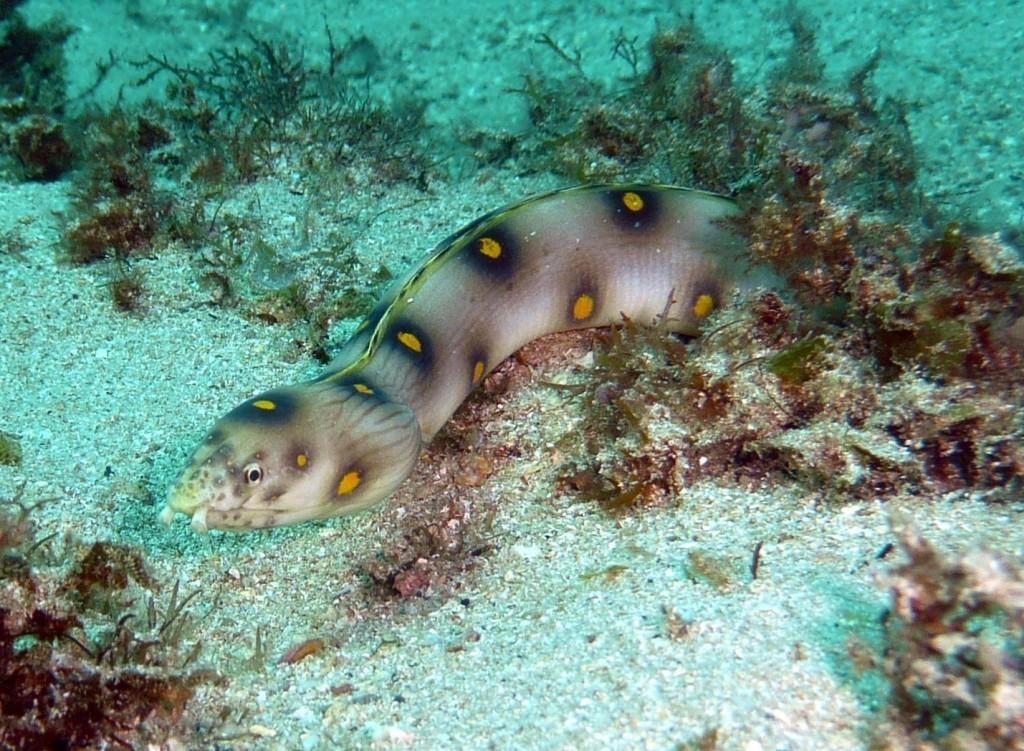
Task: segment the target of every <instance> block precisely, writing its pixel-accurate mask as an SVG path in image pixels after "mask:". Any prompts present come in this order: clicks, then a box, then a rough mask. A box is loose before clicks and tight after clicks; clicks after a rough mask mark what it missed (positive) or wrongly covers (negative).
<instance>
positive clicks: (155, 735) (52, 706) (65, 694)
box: [0, 492, 218, 750]
mask: <svg viewBox="0 0 1024 751" xmlns="http://www.w3.org/2000/svg"><path fill="white" fill-rule="evenodd" d="M31 509H32V507H31V506H30V505H29V504H28V503H27V502H26V501H25V499H24V498H23V497H22V493H20V492H19V493H18V494H17V495H16V496H15V497H13V498H4V499H0V746H2V747H3V748H5V749H26V750H27V749H33V750H35V749H77V748H97V747H101V746H103V747H108V748H110V747H120V748H128V749H130V748H139V747H141V746H143V745H145V743H147V742H156V743H163V742H166V741H167V740H169V739H171V738H175V739H178V742H181V741H182V740H183V739H186V738H187V737H188V735H187V731H186V730H185V729H184V725H182V724H181V723H182V719H183V718H184V717H186V716H188V715H189V712H190V709H191V706H190V702H191V701H192V698H193V696H194V694H195V691H196V689H197V687H199V686H200V685H202V684H209V683H211V682H216V681H217V680H218V678H217V676H216V675H215V674H214V673H212V672H211V671H207V670H202V669H193V668H191V667H190V665H191V663H192V662H193V661H194V660H195V658H196V656H197V655H198V652H199V649H200V648H201V641H199V640H193V636H192V631H193V630H194V626H195V623H194V621H193V619H192V616H191V613H190V607H191V606H190V603H191V601H192V600H193V599H194V597H195V594H197V593H193V594H192V595H188V596H185V597H181V596H179V593H178V587H177V585H175V586H174V587H173V591H172V592H171V594H170V596H169V598H168V597H167V596H166V595H165V594H161V592H160V590H161V589H162V588H161V587H160V585H159V583H158V582H156V581H155V580H154V579H153V578H152V576H151V575H150V574H149V572H148V571H147V569H146V565H145V562H144V560H143V558H142V554H141V552H140V551H139V550H138V549H135V548H131V547H128V546H125V545H121V544H117V543H108V542H94V543H92V544H82V543H79V542H77V541H76V540H74V539H72V538H69V537H64V538H63V539H58V536H57V535H56V534H55V535H50V536H47V537H43V538H39V537H37V535H36V532H35V529H34V527H33V524H32V520H31ZM143 598H144V599H143ZM190 642H191V643H190Z"/></svg>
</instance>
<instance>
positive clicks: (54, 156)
mask: <svg viewBox="0 0 1024 751" xmlns="http://www.w3.org/2000/svg"><path fill="white" fill-rule="evenodd" d="M20 4H21V1H20V0H15V1H14V2H4V3H2V4H0V123H4V125H3V126H2V127H0V147H3V149H4V151H6V152H8V153H9V154H10V156H11V157H13V159H14V161H15V162H16V163H17V165H18V167H19V169H20V172H21V175H22V177H24V178H25V179H27V180H43V181H46V180H55V179H57V178H59V177H60V176H61V175H63V174H65V173H66V172H67V171H68V170H69V169H70V167H71V164H72V159H73V151H72V146H71V143H70V140H69V139H68V137H67V136H66V135H65V133H64V125H63V124H62V122H61V118H62V115H63V112H64V108H65V104H66V82H65V79H64V67H65V64H64V43H65V42H66V41H67V39H68V37H69V36H70V35H71V33H72V32H73V31H74V30H73V29H72V28H71V27H69V26H67V25H66V24H64V23H63V22H62V21H61V20H60V19H57V18H55V19H51V20H50V21H47V22H45V23H44V24H42V25H41V26H38V27H36V26H30V25H29V24H28V23H27V22H26V21H25V18H24V17H23V16H22V15H21V13H20V12H19V11H18V9H17V6H18V5H20ZM6 123H9V125H8V124H6Z"/></svg>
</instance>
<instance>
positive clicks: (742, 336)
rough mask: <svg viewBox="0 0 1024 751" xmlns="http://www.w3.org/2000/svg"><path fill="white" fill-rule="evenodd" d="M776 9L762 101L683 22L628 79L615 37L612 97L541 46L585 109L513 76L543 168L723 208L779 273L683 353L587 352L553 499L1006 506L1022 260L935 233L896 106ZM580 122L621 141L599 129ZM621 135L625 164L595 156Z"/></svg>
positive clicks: (968, 232) (630, 46)
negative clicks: (776, 494) (733, 207)
mask: <svg viewBox="0 0 1024 751" xmlns="http://www.w3.org/2000/svg"><path fill="white" fill-rule="evenodd" d="M791 14H792V17H791V18H790V31H791V33H792V36H793V45H792V49H791V52H790V55H789V56H788V58H786V59H785V60H784V61H783V63H782V64H781V65H780V66H779V67H778V68H777V69H776V70H774V71H772V72H771V73H770V75H769V76H768V79H767V81H766V83H765V84H764V85H763V86H761V87H760V88H757V87H754V86H747V87H744V86H741V85H739V84H737V83H736V82H734V81H733V80H732V68H731V63H730V62H729V60H728V57H727V56H725V55H724V54H723V53H722V52H720V51H718V50H716V49H715V48H714V47H712V46H711V45H709V44H708V43H706V42H705V41H703V39H702V38H701V36H700V35H699V33H698V32H697V31H696V29H695V28H694V27H693V26H692V25H690V24H683V25H681V26H678V27H676V28H673V29H668V30H662V31H659V32H657V33H656V34H655V35H654V36H653V37H652V38H651V40H650V42H649V44H648V46H647V56H648V58H649V66H648V67H647V69H646V70H645V71H644V70H643V65H642V60H643V55H642V54H641V52H640V50H639V49H638V48H637V47H636V45H635V40H634V41H629V40H619V43H618V45H617V50H618V52H619V54H620V56H623V57H624V59H626V60H627V62H630V65H631V66H632V68H633V70H634V74H633V76H632V77H629V78H627V81H626V84H625V93H623V94H622V96H621V97H619V96H609V95H608V92H607V91H606V90H605V89H604V88H603V87H602V86H600V85H599V84H597V83H595V82H593V81H590V80H589V79H587V78H586V76H585V75H584V74H583V70H584V69H583V65H582V63H581V61H580V60H579V58H578V57H577V56H574V55H572V54H571V53H567V52H565V51H564V50H561V49H560V48H558V47H557V45H555V44H554V43H553V42H552V41H551V40H550V39H545V40H542V41H543V42H544V43H545V44H546V45H547V46H549V47H551V48H552V49H553V50H554V51H555V53H556V54H558V55H559V56H560V57H561V58H562V59H563V60H565V61H566V62H567V64H568V70H569V72H568V74H567V76H566V77H565V78H564V79H562V80H561V81H557V80H556V81H554V82H553V83H551V84H550V86H553V87H555V89H557V88H558V87H559V86H562V87H563V88H564V87H570V88H574V89H575V91H576V93H578V94H580V96H579V97H577V98H576V99H572V98H566V97H562V98H559V97H558V96H554V94H553V92H554V91H555V89H551V90H550V91H548V90H547V89H546V88H545V87H546V86H548V84H547V83H545V81H544V80H539V79H538V80H533V79H527V86H526V87H525V89H524V93H525V94H526V96H527V99H528V102H529V103H530V106H531V115H532V116H533V117H534V119H535V123H536V125H537V133H538V136H537V141H538V142H539V143H540V144H541V146H540V147H539V148H540V149H541V150H540V152H539V153H542V154H547V155H548V156H549V157H550V158H553V159H554V160H555V162H556V163H555V165H554V167H555V169H556V170H559V171H562V172H564V173H567V174H575V176H577V177H579V178H581V179H584V180H587V179H594V178H602V179H603V178H606V177H627V176H628V177H647V178H649V177H650V176H651V175H656V176H658V177H661V178H663V179H667V180H670V181H673V182H676V183H682V184H690V185H695V186H699V187H706V188H711V189H714V190H719V191H724V192H730V193H733V194H734V195H735V196H736V200H737V203H738V204H739V206H740V209H741V211H742V213H741V215H740V217H739V219H738V220H737V222H736V229H737V231H738V232H739V233H741V234H742V235H743V236H744V237H745V238H746V240H747V242H748V245H749V247H750V249H751V254H752V265H753V266H762V267H765V268H766V269H767V270H769V271H770V273H769V274H766V275H765V279H766V280H771V279H773V280H775V281H770V282H768V284H769V286H768V288H767V289H762V290H760V291H759V290H753V291H751V292H749V293H747V294H745V295H740V296H739V299H737V300H736V301H735V302H736V303H737V304H735V305H734V306H732V307H731V308H727V309H723V310H720V311H718V312H716V313H715V314H714V315H712V316H710V317H709V318H708V319H707V320H706V321H705V324H704V326H703V328H702V336H701V338H699V339H698V340H696V341H695V342H694V343H693V344H690V345H686V344H685V343H682V342H680V341H679V340H678V339H676V338H675V337H674V336H673V335H671V334H669V333H668V331H667V327H656V328H655V330H654V331H653V332H652V331H649V330H644V329H643V327H638V326H635V325H633V324H632V323H631V322H626V323H625V325H624V326H623V327H622V328H621V330H620V331H618V332H612V333H611V334H609V335H608V336H606V337H604V338H602V339H599V345H598V348H597V350H596V351H595V368H594V370H593V372H592V378H591V382H590V383H587V384H582V385H581V386H580V388H579V391H580V393H582V394H583V395H584V400H585V411H584V425H583V427H582V432H583V435H584V436H585V444H586V446H585V448H582V449H581V448H579V447H578V446H577V445H576V444H574V443H573V440H572V436H567V438H566V443H565V446H564V448H565V450H566V453H568V455H569V456H570V457H571V458H570V461H569V462H567V463H566V465H565V466H564V467H563V468H562V471H561V474H560V485H561V486H562V487H563V488H566V489H569V490H575V491H577V492H579V493H581V494H582V495H584V496H586V497H589V498H592V499H594V500H597V501H599V502H601V503H602V504H603V505H605V506H608V507H611V508H631V507H634V506H637V505H640V506H643V505H649V504H651V503H656V502H658V501H659V500H660V499H666V498H671V497H678V496H679V495H680V494H681V491H682V489H683V488H684V487H686V486H688V485H689V484H691V483H693V482H696V481H699V480H700V479H703V478H710V477H715V478H716V479H725V480H726V481H732V482H736V483H739V484H741V485H743V486H751V487H752V486H757V485H759V484H761V483H765V482H769V481H796V482H798V483H800V484H802V485H804V486H805V487H807V488H808V489H814V490H819V489H822V490H823V495H824V497H825V498H826V499H839V498H843V497H854V498H879V497H889V496H893V495H895V494H897V493H906V494H910V495H920V494H925V493H935V492H939V493H945V492H951V491H963V490H968V489H969V490H976V491H981V492H982V493H983V494H984V497H986V498H988V499H990V500H992V501H1001V500H1006V499H1010V498H1013V497H1014V494H1015V493H1017V492H1019V489H1020V488H1021V486H1022V484H1024V453H1022V451H1021V448H1020V446H1021V436H1022V435H1024V418H1022V417H1021V415H1022V414H1024V409H1022V407H1024V390H1022V384H1021V382H1020V378H1019V371H1020V367H1021V365H1022V364H1024V334H1022V332H1024V284H1022V282H1024V261H1022V259H1021V256H1020V252H1019V249H1018V248H1015V247H1014V245H1013V242H1012V240H1011V239H1010V237H1009V236H1003V235H1000V234H997V233H987V234H985V233H981V232H979V231H977V230H975V229H972V228H971V227H970V223H969V222H966V221H962V220H957V219H955V218H950V219H948V220H946V221H943V220H938V221H937V225H938V229H936V226H935V223H936V217H938V216H940V214H939V212H938V211H937V210H934V209H932V210H930V211H926V212H924V213H923V214H922V212H921V206H922V204H925V205H926V204H927V201H926V199H925V198H924V197H923V196H921V195H920V193H919V189H918V186H917V182H916V169H917V168H916V164H917V159H916V156H915V153H914V149H913V145H912V143H911V139H910V136H909V130H908V127H907V122H906V116H905V107H904V106H903V105H902V103H901V102H899V101H897V100H892V99H888V100H883V99H880V98H879V97H877V96H876V95H875V94H874V92H873V91H872V88H871V85H870V81H871V76H872V74H873V72H874V70H875V69H876V67H877V66H878V64H879V61H880V59H881V58H880V56H879V55H878V54H874V55H871V56H870V57H869V58H868V59H867V60H866V61H865V62H864V63H863V64H862V65H861V66H860V67H859V68H858V69H856V70H854V71H852V72H851V74H850V75H849V77H848V80H847V81H846V82H845V84H844V85H843V86H841V87H837V86H832V85H829V84H827V83H826V82H825V81H824V79H823V73H822V71H823V69H824V66H823V65H822V64H821V61H820V60H819V59H818V57H817V53H816V49H815V43H814V29H813V27H812V26H811V25H810V24H808V23H806V22H805V21H804V20H802V18H801V17H800V16H799V15H798V14H797V13H796V12H795V11H791ZM545 91H547V94H543V92H545ZM563 93H564V92H563ZM542 94H543V95H542ZM552 97H553V98H552ZM595 118H598V120H600V121H602V122H604V123H606V124H607V123H612V122H621V123H625V125H624V126H623V127H622V128H619V129H618V130H616V129H615V128H612V129H611V130H607V129H606V130H604V131H603V135H602V136H601V137H595V131H594V130H593V129H592V128H590V125H592V124H593V123H595V122H597V121H598V120H595ZM648 128H649V129H650V130H649V131H648V130H647V129H648ZM618 131H621V132H622V133H629V134H630V137H631V138H632V137H634V136H636V137H637V139H636V143H637V144H639V145H640V148H639V150H632V149H631V148H630V146H629V143H631V142H621V141H616V140H615V139H614V138H612V140H608V138H609V137H611V136H612V135H613V134H614V132H618ZM648 147H650V148H648ZM560 160H561V166H559V164H558V162H559V161H560ZM591 168H593V169H591ZM659 329H661V330H660V331H659Z"/></svg>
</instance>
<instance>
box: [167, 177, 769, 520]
mask: <svg viewBox="0 0 1024 751" xmlns="http://www.w3.org/2000/svg"><path fill="white" fill-rule="evenodd" d="M737 213H738V209H737V207H736V205H735V203H734V202H733V201H731V200H730V199H728V198H726V197H724V196H720V195H716V194H713V193H707V192H703V191H698V190H691V189H686V188H680V187H675V186H670V185H651V184H624V185H610V184H606V185H589V186H582V187H573V188H566V189H561V190H555V191H552V192H549V193H545V194H542V195H537V196H534V197H532V198H527V199H526V200H523V201H521V202H519V203H515V204H512V205H510V206H507V207H505V208H501V209H498V210H496V211H493V212H491V213H489V214H486V215H484V216H482V217H480V218H478V219H476V220H475V221H473V222H470V223H469V224H468V225H467V226H466V227H464V228H463V229H461V230H459V231H458V232H456V233H455V234H453V235H451V236H450V237H448V238H447V239H445V240H443V241H442V242H441V243H440V244H438V245H437V247H436V248H435V249H434V250H433V251H432V252H431V253H430V254H429V255H428V256H427V258H426V259H425V260H424V261H423V262H422V263H421V264H420V265H419V266H417V267H415V268H414V269H413V270H412V271H411V272H410V273H409V274H408V275H407V276H406V277H405V278H404V279H401V280H400V281H399V282H398V283H397V284H396V285H395V287H394V288H393V289H392V291H391V292H390V294H388V295H386V296H385V298H384V299H383V300H382V301H381V302H380V303H379V304H377V305H376V307H374V308H373V310H372V311H371V312H370V314H369V315H368V316H367V318H366V319H365V320H364V321H363V322H362V323H361V324H360V325H359V327H358V328H357V329H356V331H355V333H354V334H353V336H352V338H351V339H350V340H349V341H348V342H347V343H345V344H344V345H342V347H341V349H340V350H339V352H338V354H337V356H336V357H335V358H334V359H333V360H332V361H331V363H330V364H329V365H328V366H327V367H326V368H325V370H324V371H323V372H322V373H321V374H320V375H318V376H317V377H316V378H313V379H312V380H310V381H306V382H304V383H299V384H294V385H286V386H281V387H279V388H274V389H271V390H269V391H265V392H262V393H259V394H257V395H255V396H253V397H251V398H249V399H246V400H245V401H244V402H242V403H241V404H240V405H238V406H237V407H235V408H234V409H233V410H231V411H230V412H228V413H227V414H226V415H225V416H224V417H222V418H221V419H220V420H218V421H217V422H216V423H215V425H214V426H213V429H212V430H211V431H210V432H209V433H208V434H207V436H206V438H205V440H204V441H203V442H202V443H201V444H200V445H199V447H198V448H197V449H196V450H195V452H194V454H193V455H192V457H191V459H190V461H189V464H188V466H187V467H186V468H185V469H184V471H183V472H182V473H181V475H180V477H179V478H178V479H177V481H176V482H175V483H174V484H173V485H172V486H171V488H170V491H169V493H168V496H167V501H166V504H165V506H164V507H163V509H162V510H161V511H160V518H161V520H162V521H163V522H164V523H165V524H170V522H171V521H172V520H173V519H174V518H175V517H176V515H177V514H178V513H182V514H185V515H186V516H190V517H191V526H192V528H193V529H194V530H196V531H198V532H205V531H206V530H208V529H221V530H246V529H255V528H263V527H276V526H281V525H286V524H295V523H298V522H304V521H308V520H313V519H324V518H327V517H332V516H337V515H341V514H348V513H352V512H355V511H359V510H362V509H366V508H368V507H370V506H373V505H375V504H377V503H379V502H380V501H382V500H383V499H385V498H387V496H388V495H390V494H391V493H392V492H394V491H395V490H396V489H397V488H398V486H399V485H400V484H401V483H402V482H403V481H404V480H405V479H406V478H407V477H408V476H409V475H410V474H411V473H412V469H413V466H414V464H415V462H416V460H417V458H418V456H419V453H420V450H421V448H422V446H423V445H425V444H426V443H427V442H429V441H430V439H431V438H432V437H433V436H434V434H435V433H437V431H438V430H439V429H440V428H441V426H442V425H443V424H444V423H445V421H446V420H447V419H448V418H449V417H450V416H451V415H452V413H454V412H455V410H456V409H457V408H458V406H459V404H460V403H461V402H462V401H463V400H464V399H465V398H466V396H467V395H468V394H469V393H470V391H472V389H473V388H474V387H475V386H477V385H478V384H479V383H480V382H481V381H482V380H483V378H484V377H485V376H486V375H487V373H488V372H490V371H491V370H492V369H493V368H494V367H495V366H497V365H498V364H499V363H501V361H502V360H504V359H505V358H506V357H508V356H509V355H510V354H512V353H513V352H515V351H516V350H517V349H519V348H520V347H521V346H523V345H524V344H526V343H527V342H529V341H531V340H533V339H536V338H537V337H540V336H542V335H544V334H548V333H553V332H556V331H564V330H568V329H578V328H586V327H598V326H608V325H610V324H612V323H615V322H617V321H620V320H621V318H622V316H628V317H629V318H630V319H632V320H634V321H637V322H640V323H648V322H653V321H654V320H655V319H657V318H658V317H659V316H660V315H662V314H665V313H666V311H667V316H668V318H667V320H668V322H669V327H670V328H671V329H673V330H675V331H678V332H681V333H684V334H689V335H694V334H696V333H697V330H698V327H699V325H700V323H701V321H702V320H703V319H705V318H707V316H708V315H710V314H711V312H712V311H713V310H715V308H716V307H718V306H720V305H722V304H723V303H724V302H726V301H727V297H728V296H729V294H730V292H731V290H733V289H736V288H746V287H749V286H751V284H752V283H753V279H754V275H753V274H750V273H748V272H749V271H750V268H749V264H748V261H747V257H746V244H745V243H744V242H743V241H742V239H741V238H740V237H739V236H738V235H737V234H736V233H735V232H734V230H733V229H732V228H731V227H730V223H729V221H728V219H729V217H731V216H734V215H735V214H737Z"/></svg>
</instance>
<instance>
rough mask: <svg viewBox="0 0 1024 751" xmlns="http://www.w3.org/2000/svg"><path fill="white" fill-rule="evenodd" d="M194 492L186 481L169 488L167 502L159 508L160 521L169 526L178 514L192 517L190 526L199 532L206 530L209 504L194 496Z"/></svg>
mask: <svg viewBox="0 0 1024 751" xmlns="http://www.w3.org/2000/svg"><path fill="white" fill-rule="evenodd" d="M196 495H197V494H196V493H195V492H194V490H193V489H192V488H190V487H189V486H188V485H187V484H186V483H179V484H177V485H175V486H174V487H173V488H171V492H170V493H168V495H167V502H166V503H165V504H164V507H163V508H162V509H160V521H161V522H163V523H164V524H165V525H167V526H169V525H170V524H171V522H173V521H174V517H175V516H176V515H178V514H184V515H185V516H190V517H192V523H191V525H190V526H191V527H192V529H193V530H194V531H196V532H199V533H200V534H203V533H205V532H206V531H207V530H208V527H207V526H206V514H207V511H209V506H208V505H207V504H206V503H204V502H202V501H201V500H199V499H198V498H197V497H196Z"/></svg>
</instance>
